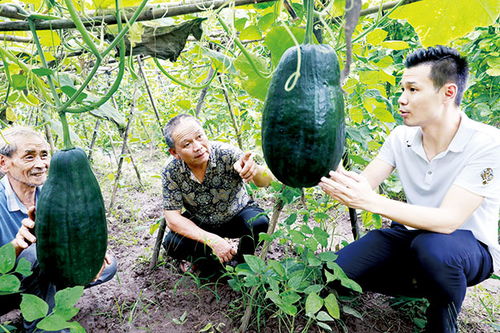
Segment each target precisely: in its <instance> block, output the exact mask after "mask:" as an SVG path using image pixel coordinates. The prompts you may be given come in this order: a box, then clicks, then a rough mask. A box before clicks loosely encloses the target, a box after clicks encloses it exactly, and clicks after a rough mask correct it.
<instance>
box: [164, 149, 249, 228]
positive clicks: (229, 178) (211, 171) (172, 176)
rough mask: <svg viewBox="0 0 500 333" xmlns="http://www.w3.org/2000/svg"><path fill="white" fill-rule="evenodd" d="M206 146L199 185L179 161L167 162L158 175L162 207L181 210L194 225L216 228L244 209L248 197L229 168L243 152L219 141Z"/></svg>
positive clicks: (186, 167)
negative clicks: (207, 155) (161, 186)
mask: <svg viewBox="0 0 500 333" xmlns="http://www.w3.org/2000/svg"><path fill="white" fill-rule="evenodd" d="M209 145H210V146H209V147H210V148H209V151H210V154H209V160H208V165H207V170H206V173H205V177H204V179H203V182H201V183H200V181H199V180H198V179H197V178H196V177H195V176H194V174H193V173H192V172H191V169H189V167H188V166H187V165H186V163H184V162H183V161H182V160H178V159H174V158H172V159H171V160H169V161H168V163H167V166H166V167H165V169H164V171H163V173H162V182H163V208H164V209H165V210H181V209H182V208H183V207H184V208H185V209H186V211H187V212H189V214H190V215H191V216H192V217H193V220H194V221H195V222H198V223H200V225H201V224H203V225H210V226H213V227H216V226H220V225H223V224H224V223H226V222H227V221H229V220H230V219H231V218H233V217H234V216H235V215H236V214H237V213H239V212H240V211H241V210H242V209H243V208H245V206H247V205H248V203H249V202H250V196H249V195H248V193H247V192H246V189H245V186H244V183H243V180H242V179H241V177H240V175H239V174H238V173H237V172H236V170H234V167H233V164H234V163H236V161H238V160H239V159H240V157H241V156H242V155H243V152H242V151H241V150H240V149H238V148H236V147H233V146H231V145H229V144H226V143H222V142H210V144H209Z"/></svg>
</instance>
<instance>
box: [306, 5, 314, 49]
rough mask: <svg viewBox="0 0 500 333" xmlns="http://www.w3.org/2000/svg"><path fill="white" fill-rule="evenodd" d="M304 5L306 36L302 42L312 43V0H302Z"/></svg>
mask: <svg viewBox="0 0 500 333" xmlns="http://www.w3.org/2000/svg"><path fill="white" fill-rule="evenodd" d="M304 7H305V8H306V13H307V23H306V36H305V38H304V44H312V42H313V38H312V33H313V14H314V0H304Z"/></svg>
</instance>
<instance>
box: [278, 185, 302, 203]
mask: <svg viewBox="0 0 500 333" xmlns="http://www.w3.org/2000/svg"><path fill="white" fill-rule="evenodd" d="M301 196H302V189H301V188H293V187H290V186H286V187H285V189H284V190H283V193H282V194H281V197H282V198H283V200H284V201H285V202H286V203H287V204H291V203H292V202H294V201H295V200H297V199H299V198H300V197H301Z"/></svg>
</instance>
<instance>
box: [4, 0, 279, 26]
mask: <svg viewBox="0 0 500 333" xmlns="http://www.w3.org/2000/svg"><path fill="white" fill-rule="evenodd" d="M272 1H275V0H236V1H235V2H234V6H245V5H250V4H257V3H262V2H272ZM228 4H230V2H229V1H227V0H204V1H197V2H191V3H186V4H180V5H179V4H177V5H171V6H167V7H166V8H152V7H151V8H147V9H145V10H144V12H143V13H142V14H141V15H139V17H138V18H137V20H136V22H139V21H150V20H155V19H160V18H165V17H173V16H180V15H185V14H193V13H199V12H204V11H207V10H216V9H218V8H220V7H224V6H227V5H228ZM0 13H1V11H0ZM131 17H132V15H131V14H126V15H123V18H122V21H123V23H127V22H128V21H129V20H130V18H131ZM82 21H83V25H84V26H86V27H94V26H101V25H105V24H106V25H110V24H116V17H115V16H114V15H104V16H95V17H91V18H88V19H82ZM35 27H36V29H37V30H54V29H73V28H75V23H74V22H73V21H72V20H69V19H58V20H50V21H40V22H36V25H35ZM29 29H30V28H29V26H28V22H24V21H22V22H3V23H0V31H24V30H29Z"/></svg>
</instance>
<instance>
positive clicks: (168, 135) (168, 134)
mask: <svg viewBox="0 0 500 333" xmlns="http://www.w3.org/2000/svg"><path fill="white" fill-rule="evenodd" d="M184 119H192V120H194V121H196V122H197V123H198V124H200V125H201V123H200V121H199V120H198V119H196V118H195V117H194V116H192V115H190V114H186V113H181V114H178V115H177V116H175V117H173V118H172V119H170V120H169V121H168V123H167V124H166V125H165V128H164V129H163V135H164V136H165V141H166V142H167V145H168V147H169V148H175V142H174V139H173V138H172V134H173V133H174V130H175V128H176V127H177V125H179V124H180V123H181V121H182V120H184Z"/></svg>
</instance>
